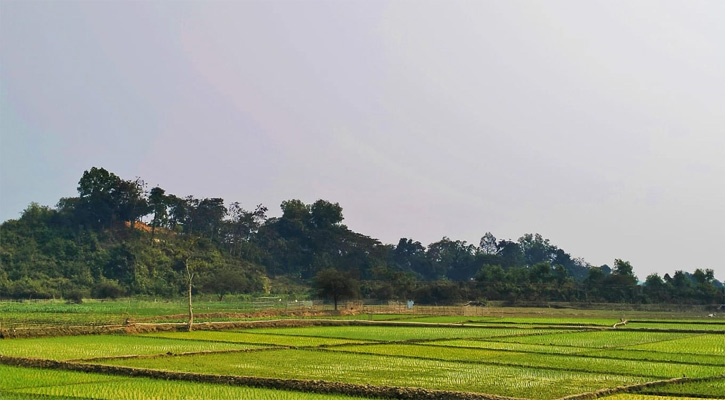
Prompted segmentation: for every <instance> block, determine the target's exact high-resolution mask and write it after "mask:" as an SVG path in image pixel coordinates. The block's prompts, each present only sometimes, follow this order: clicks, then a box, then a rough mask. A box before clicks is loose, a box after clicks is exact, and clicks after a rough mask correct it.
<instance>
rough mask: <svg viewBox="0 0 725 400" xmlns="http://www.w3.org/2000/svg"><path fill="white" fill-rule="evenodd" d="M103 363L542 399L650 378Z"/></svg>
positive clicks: (389, 363) (357, 363) (473, 369)
mask: <svg viewBox="0 0 725 400" xmlns="http://www.w3.org/2000/svg"><path fill="white" fill-rule="evenodd" d="M103 364H110V365H125V366H132V367H141V368H152V369H159V370H171V371H184V372H198V373H210V374H220V375H238V376H259V377H274V378H282V379H320V380H326V381H335V382H345V383H355V384H373V385H392V386H409V387H423V388H427V389H443V390H468V391H476V392H481V393H496V394H500V395H506V396H516V397H533V398H542V399H552V398H557V397H561V396H564V395H568V394H573V393H580V392H583V391H591V390H596V389H599V388H602V387H613V386H620V385H624V384H633V383H642V382H646V381H647V380H651V379H649V378H645V377H639V376H626V375H613V374H606V373H590V372H575V371H566V370H551V369H538V368H523V367H511V366H500V365H483V364H474V363H460V362H455V361H445V360H426V359H415V358H404V357H389V356H380V355H368V354H350V353H342V352H332V351H325V352H320V351H309V350H282V351H273V352H260V353H253V354H252V353H228V354H207V355H195V356H184V357H175V358H174V359H173V360H171V359H163V360H162V359H125V360H107V361H103Z"/></svg>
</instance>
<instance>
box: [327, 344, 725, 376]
mask: <svg viewBox="0 0 725 400" xmlns="http://www.w3.org/2000/svg"><path fill="white" fill-rule="evenodd" d="M330 350H331V351H345V352H353V353H363V354H376V355H388V356H401V357H415V358H426V359H437V360H446V361H452V362H455V361H465V362H473V363H482V364H498V365H515V366H521V367H527V368H542V369H547V368H550V369H557V370H570V371H588V372H601V373H605V374H606V373H613V374H626V375H634V376H647V377H652V378H661V379H665V378H675V377H679V376H682V375H687V376H690V377H708V376H715V375H719V374H720V373H722V367H717V366H705V365H696V364H673V363H667V362H651V361H640V362H636V363H633V362H631V361H629V360H618V359H610V358H597V357H582V356H570V355H557V354H535V353H517V352H513V351H497V350H486V349H470V348H467V349H464V348H453V347H439V346H419V345H408V344H394V345H393V344H381V345H365V346H354V345H351V346H340V347H334V348H330Z"/></svg>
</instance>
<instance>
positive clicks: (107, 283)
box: [93, 279, 126, 299]
mask: <svg viewBox="0 0 725 400" xmlns="http://www.w3.org/2000/svg"><path fill="white" fill-rule="evenodd" d="M125 294H126V292H125V290H123V288H122V287H121V285H120V284H119V283H118V281H114V280H110V279H104V280H102V281H101V282H98V283H97V284H96V286H94V287H93V297H95V298H97V299H117V298H119V297H122V296H124V295H125Z"/></svg>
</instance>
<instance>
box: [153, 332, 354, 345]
mask: <svg viewBox="0 0 725 400" xmlns="http://www.w3.org/2000/svg"><path fill="white" fill-rule="evenodd" d="M141 336H145V337H160V338H169V339H187V340H199V341H210V342H233V343H247V344H257V345H277V346H296V347H300V346H320V345H334V344H345V343H362V342H361V341H360V340H353V339H335V338H320V337H315V336H307V337H304V336H286V335H272V334H264V333H250V332H249V331H193V332H158V333H150V334H144V335H141Z"/></svg>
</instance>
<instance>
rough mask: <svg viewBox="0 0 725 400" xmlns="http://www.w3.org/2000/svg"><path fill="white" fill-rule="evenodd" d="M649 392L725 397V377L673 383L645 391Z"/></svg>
mask: <svg viewBox="0 0 725 400" xmlns="http://www.w3.org/2000/svg"><path fill="white" fill-rule="evenodd" d="M644 393H647V394H658V395H678V396H693V397H695V396H708V397H709V396H712V397H725V379H718V380H710V381H703V382H686V383H672V384H669V385H665V386H660V387H655V388H652V389H648V390H646V391H644Z"/></svg>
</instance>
